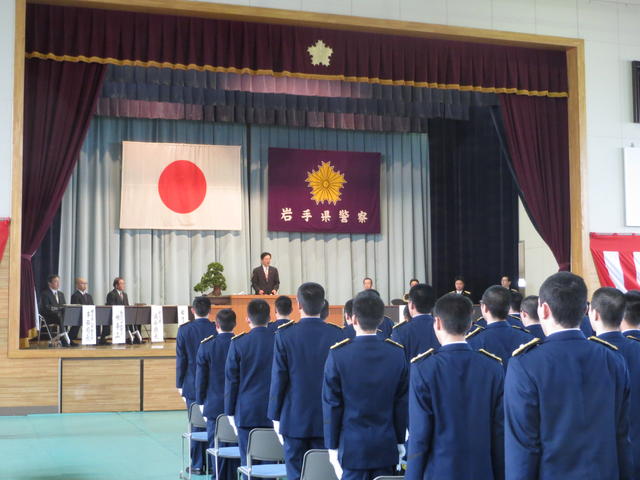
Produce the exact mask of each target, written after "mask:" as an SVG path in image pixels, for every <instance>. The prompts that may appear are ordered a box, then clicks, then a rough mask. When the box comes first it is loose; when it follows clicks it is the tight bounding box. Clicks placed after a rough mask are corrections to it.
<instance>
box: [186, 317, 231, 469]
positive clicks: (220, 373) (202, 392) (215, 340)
mask: <svg viewBox="0 0 640 480" xmlns="http://www.w3.org/2000/svg"><path fill="white" fill-rule="evenodd" d="M235 327H236V314H235V312H234V311H233V310H231V309H230V308H224V309H222V310H220V311H219V312H218V313H217V314H216V331H217V332H218V335H217V336H214V335H210V336H209V337H206V338H205V339H204V340H202V342H201V343H200V346H199V347H198V354H197V356H196V402H197V403H198V405H200V410H201V411H202V414H203V415H204V416H205V418H206V419H207V438H208V440H209V445H208V448H214V446H215V445H214V444H215V442H214V438H215V431H216V418H218V415H220V414H222V413H224V365H225V362H226V361H227V353H228V352H229V347H230V346H231V338H232V337H233V329H234V328H235ZM218 466H219V471H218V472H216V473H217V478H218V479H222V478H227V479H230V480H233V479H234V478H235V475H234V473H235V470H233V469H232V468H230V467H229V468H227V465H226V460H224V459H222V460H221V462H220V463H219V465H218ZM236 468H237V467H236Z"/></svg>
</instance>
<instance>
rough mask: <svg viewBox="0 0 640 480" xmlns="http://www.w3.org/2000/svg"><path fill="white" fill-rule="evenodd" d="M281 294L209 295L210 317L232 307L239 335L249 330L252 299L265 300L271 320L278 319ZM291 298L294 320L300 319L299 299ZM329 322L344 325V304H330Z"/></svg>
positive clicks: (235, 331) (213, 317)
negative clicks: (249, 308) (277, 302)
mask: <svg viewBox="0 0 640 480" xmlns="http://www.w3.org/2000/svg"><path fill="white" fill-rule="evenodd" d="M279 296H280V295H223V296H220V297H209V299H210V300H211V314H210V315H209V319H210V320H211V321H213V320H215V318H216V315H217V313H218V312H219V311H220V310H222V309H223V308H230V309H231V310H233V311H234V312H235V314H236V328H235V329H234V330H233V332H234V333H235V334H236V335H237V334H239V333H242V332H248V331H249V324H248V322H247V305H249V302H250V301H251V300H264V301H266V302H267V303H268V304H269V307H270V308H271V321H273V320H275V319H276V306H275V303H276V299H277V298H278V297H279ZM286 296H287V297H289V298H290V299H291V303H292V306H293V311H292V312H291V319H292V320H296V321H297V320H299V319H300V311H299V310H298V301H297V299H296V296H295V295H286ZM327 322H330V323H333V324H335V325H339V326H342V325H343V321H342V305H330V306H329V318H328V319H327Z"/></svg>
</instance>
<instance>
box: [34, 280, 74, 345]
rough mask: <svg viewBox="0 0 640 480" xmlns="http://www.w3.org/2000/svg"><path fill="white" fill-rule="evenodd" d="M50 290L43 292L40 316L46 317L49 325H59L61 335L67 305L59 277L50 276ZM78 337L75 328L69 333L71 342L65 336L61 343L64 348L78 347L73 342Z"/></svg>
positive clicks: (48, 281)
mask: <svg viewBox="0 0 640 480" xmlns="http://www.w3.org/2000/svg"><path fill="white" fill-rule="evenodd" d="M47 284H48V288H47V289H45V290H43V292H42V293H41V294H40V306H39V310H40V315H42V316H43V317H44V319H45V320H46V321H47V323H48V324H57V325H59V326H60V333H62V332H63V330H64V327H63V326H62V315H63V312H64V305H65V304H66V303H67V302H66V301H65V298H64V293H62V292H61V291H60V290H59V288H60V277H59V276H58V275H49V276H48V277H47ZM77 335H78V327H74V328H72V329H71V330H70V331H69V340H70V341H69V342H67V339H66V338H65V337H64V335H63V336H61V337H60V342H61V343H62V346H63V347H76V346H77V344H76V343H74V342H73V341H74V340H75V339H76V337H77Z"/></svg>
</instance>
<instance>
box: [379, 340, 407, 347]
mask: <svg viewBox="0 0 640 480" xmlns="http://www.w3.org/2000/svg"><path fill="white" fill-rule="evenodd" d="M384 341H385V342H389V343H390V344H391V345H395V346H396V347H400V348H404V345H402V344H401V343H398V342H396V341H395V340H391V339H390V338H385V339H384Z"/></svg>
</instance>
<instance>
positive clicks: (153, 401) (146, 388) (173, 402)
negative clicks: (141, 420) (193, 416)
mask: <svg viewBox="0 0 640 480" xmlns="http://www.w3.org/2000/svg"><path fill="white" fill-rule="evenodd" d="M142 391H143V403H142V405H143V410H145V411H149V410H184V409H185V404H184V401H183V400H182V398H180V395H178V390H177V389H176V359H175V358H145V359H144V364H143V390H142Z"/></svg>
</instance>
